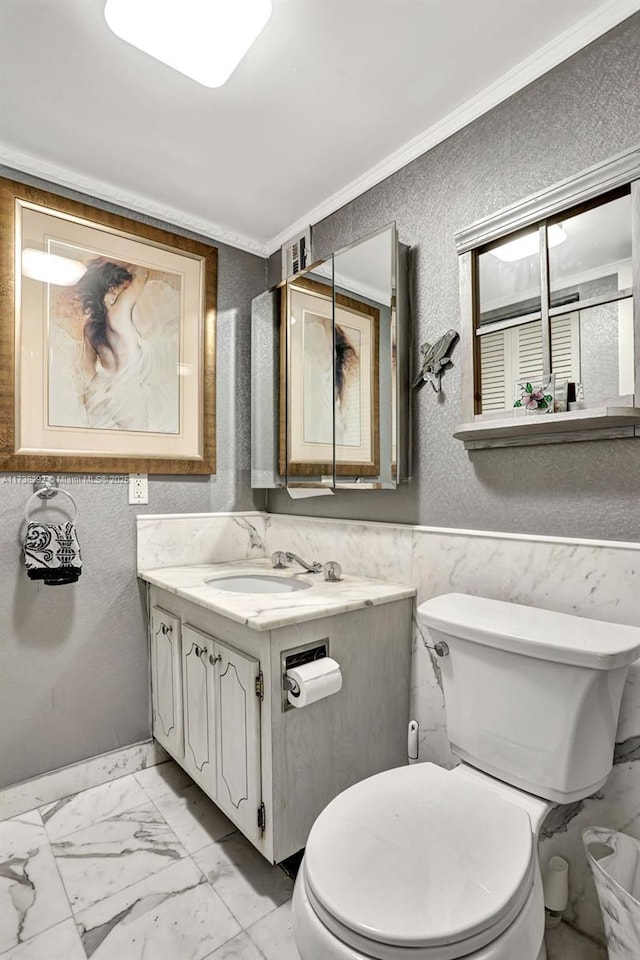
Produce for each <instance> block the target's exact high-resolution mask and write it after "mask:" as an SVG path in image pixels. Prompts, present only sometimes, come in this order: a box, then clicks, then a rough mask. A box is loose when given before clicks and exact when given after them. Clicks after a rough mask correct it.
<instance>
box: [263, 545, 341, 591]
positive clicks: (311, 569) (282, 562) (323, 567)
mask: <svg viewBox="0 0 640 960" xmlns="http://www.w3.org/2000/svg"><path fill="white" fill-rule="evenodd" d="M292 560H295V562H296V563H299V564H300V566H301V567H304V569H305V570H306V571H307V572H308V573H320V571H322V573H323V575H324V578H325V580H327V581H329V582H330V583H337V582H338V581H339V580H342V567H341V566H340V564H339V563H336V561H335V560H329V561H328V563H325V564H321V563H317V562H314V563H307V562H306V560H303V559H302V557H299V556H298V555H297V554H295V553H289V552H288V551H287V552H285V551H283V550H276V552H275V553H272V554H271V563H272V565H273V566H274V567H275V569H276V570H284V568H285V567H286V566H287V562H289V563H291V561H292Z"/></svg>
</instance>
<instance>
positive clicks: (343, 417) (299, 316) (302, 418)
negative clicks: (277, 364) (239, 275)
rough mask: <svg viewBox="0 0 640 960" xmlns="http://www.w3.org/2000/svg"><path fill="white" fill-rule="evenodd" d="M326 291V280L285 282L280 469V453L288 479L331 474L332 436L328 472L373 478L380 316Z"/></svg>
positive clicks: (376, 471)
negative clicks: (285, 354)
mask: <svg viewBox="0 0 640 960" xmlns="http://www.w3.org/2000/svg"><path fill="white" fill-rule="evenodd" d="M332 293H333V288H332V286H331V285H330V284H325V283H323V282H321V281H318V280H311V279H309V278H308V277H301V278H299V279H297V280H295V281H294V282H290V283H289V304H288V311H283V316H284V317H287V320H288V328H287V334H288V367H287V371H288V377H287V383H286V386H285V384H284V383H283V381H282V378H281V418H280V459H281V471H282V470H283V468H284V467H285V463H284V453H285V450H286V453H287V458H286V460H287V462H286V472H287V474H288V475H289V476H295V477H301V478H302V477H316V478H324V477H327V476H333V473H334V440H335V476H337V477H339V476H363V477H368V476H377V475H378V474H379V471H380V423H379V420H380V413H379V397H378V379H379V326H380V314H379V310H377V309H376V308H375V307H373V306H371V305H370V304H367V303H365V302H363V301H360V300H358V299H357V298H354V297H348V296H346V295H344V294H341V293H336V294H335V298H332ZM333 299H335V305H334V302H333ZM282 339H284V338H282ZM334 358H335V362H334ZM285 392H286V401H285ZM284 409H286V411H287V416H286V418H283V417H282V411H283V410H284ZM285 430H286V434H287V437H286V439H285ZM287 441H288V442H287Z"/></svg>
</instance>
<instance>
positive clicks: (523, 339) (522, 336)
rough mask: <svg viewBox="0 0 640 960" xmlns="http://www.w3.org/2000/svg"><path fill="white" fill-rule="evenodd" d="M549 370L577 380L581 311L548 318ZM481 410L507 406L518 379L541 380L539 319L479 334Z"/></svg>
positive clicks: (578, 375)
mask: <svg viewBox="0 0 640 960" xmlns="http://www.w3.org/2000/svg"><path fill="white" fill-rule="evenodd" d="M551 358H552V370H553V372H554V373H555V375H556V380H573V381H574V382H576V383H578V382H579V381H580V314H579V313H578V312H575V313H570V314H566V315H564V316H562V317H554V318H553V319H552V321H551ZM480 372H481V378H480V379H481V396H482V412H483V413H488V412H489V411H491V410H505V409H507V410H508V409H510V408H511V406H512V404H513V398H514V385H515V382H516V380H518V381H525V382H526V381H529V382H530V381H540V380H542V321H540V320H536V321H535V322H533V323H525V324H522V326H519V327H511V328H509V329H507V330H496V331H495V332H494V333H485V334H483V335H482V336H481V337H480Z"/></svg>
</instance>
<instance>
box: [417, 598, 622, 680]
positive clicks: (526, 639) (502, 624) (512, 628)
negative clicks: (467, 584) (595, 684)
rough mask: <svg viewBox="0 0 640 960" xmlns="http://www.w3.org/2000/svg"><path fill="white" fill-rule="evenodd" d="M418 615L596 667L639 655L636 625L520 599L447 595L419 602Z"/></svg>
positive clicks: (494, 643)
mask: <svg viewBox="0 0 640 960" xmlns="http://www.w3.org/2000/svg"><path fill="white" fill-rule="evenodd" d="M418 616H419V617H420V619H421V620H422V622H423V623H425V624H426V625H427V626H428V627H433V628H434V629H436V630H440V631H441V632H443V633H447V634H450V635H451V636H453V637H461V638H462V639H464V640H472V641H474V642H475V643H481V644H484V645H485V646H487V647H497V648H498V649H500V650H509V651H511V652H512V653H519V654H521V655H522V656H527V657H537V658H539V659H542V660H552V661H555V662H558V663H567V664H573V665H576V666H581V667H590V668H592V669H596V670H611V669H615V668H616V667H623V666H626V665H628V664H630V663H632V662H633V661H634V660H635V659H636V658H637V657H639V656H640V627H632V626H628V625H626V624H621V623H608V622H605V621H603V620H591V619H588V618H587V617H577V616H574V615H573V614H568V613H558V612H556V611H555V610H545V609H542V608H540V607H529V606H525V605H524V604H520V603H507V602H505V601H503V600H489V599H487V598H486V597H472V596H468V595H467V594H463V593H446V594H443V595H442V596H440V597H433V598H432V599H431V600H426V601H425V602H424V603H422V604H420V606H419V607H418Z"/></svg>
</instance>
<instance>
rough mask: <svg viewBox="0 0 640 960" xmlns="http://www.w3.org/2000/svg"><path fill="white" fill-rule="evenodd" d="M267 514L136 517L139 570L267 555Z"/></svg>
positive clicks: (190, 514)
mask: <svg viewBox="0 0 640 960" xmlns="http://www.w3.org/2000/svg"><path fill="white" fill-rule="evenodd" d="M265 523H266V515H265V514H264V513H260V512H258V511H252V512H245V513H182V514H166V515H164V516H163V515H153V514H143V515H141V516H139V517H138V518H137V528H138V547H137V569H138V570H157V569H158V567H178V566H183V565H184V564H192V563H219V562H221V561H223V560H253V559H255V558H257V557H264V555H265V551H264V533H265Z"/></svg>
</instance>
